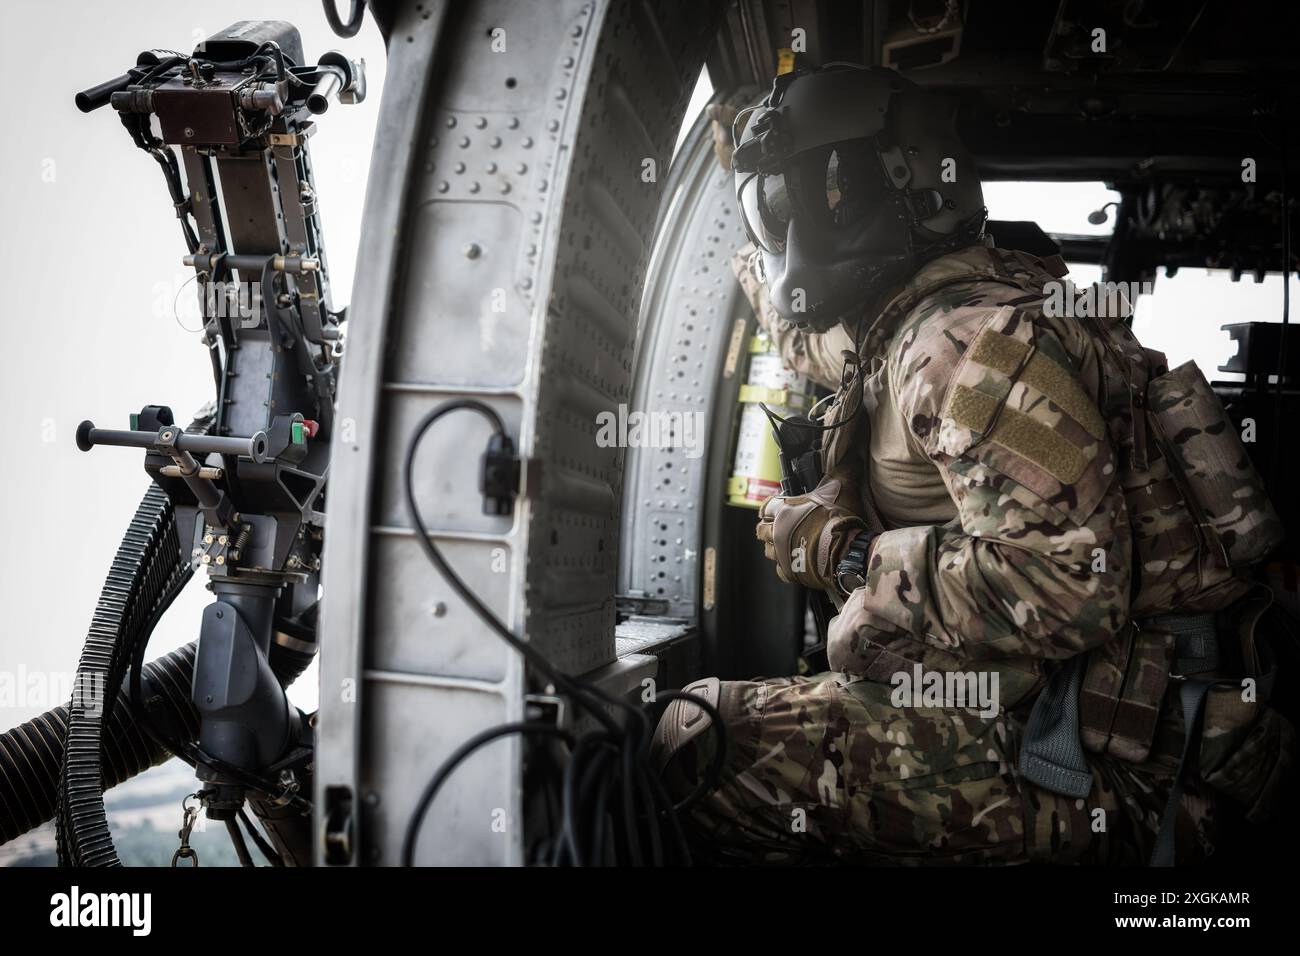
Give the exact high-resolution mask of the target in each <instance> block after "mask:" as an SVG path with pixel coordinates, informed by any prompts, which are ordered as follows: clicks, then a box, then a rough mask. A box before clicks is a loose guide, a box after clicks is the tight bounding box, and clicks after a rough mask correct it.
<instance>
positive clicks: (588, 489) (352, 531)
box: [317, 0, 713, 864]
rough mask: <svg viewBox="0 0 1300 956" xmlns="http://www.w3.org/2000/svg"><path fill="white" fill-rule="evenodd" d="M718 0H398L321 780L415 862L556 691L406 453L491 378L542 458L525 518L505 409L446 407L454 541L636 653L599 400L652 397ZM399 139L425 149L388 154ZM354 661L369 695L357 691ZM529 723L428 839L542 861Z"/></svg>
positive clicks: (557, 658)
mask: <svg viewBox="0 0 1300 956" xmlns="http://www.w3.org/2000/svg"><path fill="white" fill-rule="evenodd" d="M712 17H713V11H712V10H710V9H708V8H707V7H705V8H703V9H701V8H700V5H696V4H692V3H687V2H684V0H683V2H597V0H588V2H577V0H569V2H556V3H545V4H541V3H538V4H521V3H508V2H504V0H501V2H479V3H473V4H457V5H455V7H454V9H448V8H445V7H444V6H443V5H440V4H427V3H426V4H418V5H415V6H414V7H410V8H405V9H403V11H402V12H401V13H399V14H398V20H397V22H396V23H395V24H394V26H393V29H392V31H391V33H390V37H389V55H390V58H392V59H393V61H394V65H393V66H392V67H390V69H391V70H393V71H395V72H399V71H400V72H401V79H399V80H398V82H397V84H396V85H394V84H393V83H392V82H391V81H390V84H389V86H388V87H387V88H386V89H385V94H384V103H383V106H382V108H381V117H380V133H379V135H378V136H377V137H376V139H377V146H376V157H375V162H376V164H377V165H378V166H379V167H380V176H379V177H378V178H376V174H375V172H372V174H371V185H370V194H369V195H368V197H367V218H366V222H365V226H364V229H365V235H364V236H363V239H362V243H361V248H362V250H363V253H362V255H361V258H360V260H359V262H358V285H357V299H356V300H354V303H353V320H352V323H351V324H352V328H351V329H350V330H349V355H348V361H347V362H346V363H345V366H344V370H343V382H342V385H341V388H340V405H341V408H340V416H341V418H343V419H345V420H346V419H351V421H352V423H353V425H354V426H355V428H354V431H355V434H354V435H353V438H354V439H355V440H353V441H351V442H348V441H346V440H345V441H344V442H340V443H338V444H337V445H336V447H335V449H334V460H333V462H332V466H331V468H332V470H331V488H330V495H331V502H332V503H331V508H330V519H329V520H330V522H331V525H330V527H329V528H327V536H326V537H327V545H326V548H327V550H326V566H327V568H329V569H330V570H327V571H326V579H325V580H326V597H325V604H324V608H323V612H322V613H323V625H322V627H323V638H322V654H323V661H322V690H321V737H320V741H321V745H320V752H319V756H318V768H319V782H318V786H317V797H318V799H323V798H324V797H325V796H326V793H327V791H328V790H329V788H334V789H333V791H332V792H334V793H338V792H340V790H346V789H347V788H351V789H352V791H353V792H354V793H355V797H356V799H355V813H354V815H355V817H356V822H357V824H358V827H359V834H360V838H359V841H358V847H359V850H358V852H357V853H356V854H355V855H354V859H353V860H352V862H367V863H369V862H378V863H385V862H386V863H391V862H395V861H396V860H397V859H398V855H399V852H400V846H401V841H402V837H403V835H404V832H405V828H406V824H407V820H408V819H409V815H410V810H411V809H412V808H413V806H414V804H415V801H416V798H417V796H418V794H419V792H420V791H421V790H422V789H423V787H424V785H425V783H426V782H427V780H428V779H429V778H430V777H431V776H432V775H433V773H434V771H435V769H436V768H437V767H438V766H439V764H440V763H441V761H442V760H444V759H445V758H446V756H447V755H448V754H450V753H451V751H452V750H453V749H454V748H455V747H456V746H457V745H459V744H460V743H463V742H464V741H465V740H466V739H468V738H469V737H470V736H472V735H473V734H474V733H477V732H478V731H481V730H483V729H485V728H486V727H487V726H489V725H491V724H493V723H498V722H502V721H507V720H517V719H519V718H520V717H521V715H522V713H523V707H524V697H525V694H526V693H527V692H528V690H529V687H528V685H527V681H526V675H525V674H524V673H523V669H522V667H521V665H520V662H519V660H518V659H517V657H516V655H514V654H513V653H506V652H505V651H504V649H503V647H502V646H501V642H500V640H499V638H497V637H496V636H495V635H494V634H493V633H492V632H491V631H490V630H489V629H488V628H487V627H486V626H484V625H483V624H482V623H481V622H480V621H478V620H477V619H476V618H474V617H473V616H472V615H471V614H470V613H469V612H468V610H467V609H466V608H465V607H464V606H463V605H462V604H461V603H460V602H459V601H458V600H456V599H454V597H453V596H451V595H450V594H449V589H448V588H447V587H446V585H445V583H444V582H443V581H442V579H441V577H440V576H439V575H438V573H437V572H436V570H435V569H433V568H432V567H431V566H430V565H429V564H428V563H427V561H425V560H424V558H423V556H422V555H421V554H419V553H418V552H417V550H416V547H415V545H416V542H415V540H414V538H413V537H412V532H411V527H410V522H409V520H408V519H407V516H406V512H405V509H404V507H403V504H402V497H401V485H400V469H401V463H402V460H403V457H404V455H405V451H406V444H407V442H408V441H409V438H410V435H411V430H412V428H413V427H414V424H415V422H416V421H417V420H418V418H419V417H420V416H422V415H423V414H424V413H425V412H427V411H429V410H431V409H432V408H434V407H435V406H437V405H438V404H440V403H441V402H443V401H445V400H447V399H450V398H456V397H463V396H466V395H470V396H476V397H480V398H482V399H484V400H485V401H488V402H489V403H490V404H492V405H493V406H494V407H495V408H497V409H498V410H499V412H500V413H501V415H502V416H503V418H504V419H505V420H506V422H507V427H508V428H509V429H510V430H511V431H512V433H514V434H516V435H517V436H518V439H519V447H520V450H521V452H522V453H523V454H524V455H525V456H527V458H528V459H529V468H528V471H529V474H530V475H532V476H533V478H532V482H531V483H530V488H529V493H528V494H527V495H526V496H525V497H523V498H521V499H520V500H519V501H518V503H517V505H516V509H515V514H514V516H513V517H512V518H508V519H507V518H492V517H485V516H483V515H482V514H481V499H480V496H479V494H478V490H477V481H476V474H475V470H476V463H477V458H478V456H479V455H480V454H481V452H482V450H483V447H484V445H485V442H486V438H487V434H488V431H487V428H486V425H485V424H484V422H483V421H482V419H481V418H479V417H477V416H474V415H472V414H456V415H452V416H450V417H448V418H446V419H444V420H442V421H440V422H439V424H438V425H436V426H434V429H433V431H432V432H431V433H430V434H429V436H428V438H427V445H428V447H427V448H424V447H423V446H422V451H421V453H420V456H419V457H418V458H417V462H416V464H417V469H416V470H417V472H418V475H419V477H418V479H417V481H416V483H415V495H416V498H417V500H418V502H419V504H420V507H421V513H422V515H423V517H424V520H425V522H426V524H427V525H428V526H429V527H430V529H431V530H432V532H433V534H434V535H435V536H436V537H437V539H438V543H439V545H440V546H441V547H443V548H444V549H445V551H446V553H447V556H448V558H449V560H451V561H452V563H453V564H454V565H455V566H456V567H457V569H458V570H460V571H461V573H462V574H463V575H464V576H465V577H466V578H467V579H468V580H469V582H470V584H471V586H473V587H474V588H475V590H476V591H477V592H478V593H479V594H481V595H482V597H483V598H484V599H485V600H486V601H487V603H488V604H489V605H490V606H491V607H492V608H493V609H494V610H495V611H496V612H497V613H498V614H499V615H500V616H501V617H502V618H503V619H504V620H505V621H506V622H507V623H508V624H509V626H511V627H512V628H513V629H514V630H515V632H516V633H523V634H525V635H526V636H527V639H528V640H530V641H531V642H532V643H533V644H535V645H536V646H537V647H538V648H539V649H540V650H541V651H542V652H543V653H545V654H546V655H547V656H548V657H549V658H550V659H551V660H553V661H554V662H555V663H556V664H557V665H558V666H560V667H563V668H565V669H568V670H570V671H573V672H585V671H589V670H592V669H593V668H596V667H599V666H601V665H605V664H608V663H609V662H610V661H612V660H613V658H614V655H615V644H614V586H615V572H616V568H617V554H618V546H619V515H620V504H621V494H622V468H623V453H622V450H621V449H618V448H602V447H600V446H599V445H598V443H597V442H596V440H595V430H596V421H597V415H598V413H599V412H600V411H602V410H604V409H608V408H612V407H616V406H617V404H618V403H620V402H626V401H627V399H628V395H629V390H630V377H631V368H632V345H633V340H634V330H635V317H636V310H637V303H638V301H639V298H640V293H641V280H642V277H643V272H644V268H645V262H646V258H647V249H648V245H649V240H650V236H651V233H652V229H653V226H654V219H655V215H656V211H657V209H658V205H659V198H660V194H661V188H660V181H661V180H662V178H663V172H664V169H665V167H666V166H667V163H668V160H669V157H670V155H671V148H672V143H673V136H674V134H675V133H676V130H677V125H678V122H679V120H680V114H681V110H682V108H683V107H684V106H685V103H686V100H687V98H688V95H689V93H690V90H691V87H692V85H693V82H694V80H695V77H696V75H697V74H698V71H699V68H700V62H701V59H702V56H703V53H704V48H705V45H706V42H707V39H708V35H709V32H710V28H711V25H710V22H709V21H711V20H712ZM497 29H499V30H503V31H504V33H503V34H501V35H499V36H500V37H501V38H503V39H504V44H505V49H504V51H502V52H493V39H494V34H493V31H494V30H497ZM408 38H409V39H408ZM420 44H429V45H430V47H429V49H428V50H427V51H425V53H424V54H423V55H422V56H421V55H416V54H413V53H412V51H411V49H410V48H413V47H418V46H419V45H420ZM435 62H436V63H437V67H436V68H435V65H434V64H435ZM399 64H401V65H399ZM390 90H395V92H394V93H393V94H392V97H391V99H390ZM385 131H389V132H391V133H392V134H393V135H394V136H396V137H398V138H399V139H400V142H399V143H396V144H394V143H393V142H385V140H384V135H385ZM395 146H396V147H397V148H398V150H399V152H400V151H401V150H408V151H409V152H408V154H407V156H406V159H405V162H404V163H401V164H398V163H395V162H394V161H393V159H392V157H391V156H388V155H385V156H383V157H381V155H380V153H381V152H383V151H385V150H389V149H392V148H394V147H395ZM646 160H653V161H654V162H655V164H656V167H657V168H656V169H655V172H656V173H657V175H655V176H654V177H652V178H650V179H648V180H647V179H646V178H643V176H642V172H643V170H645V169H646V166H645V161H646ZM379 190H388V191H390V192H391V191H398V192H399V193H400V196H401V199H400V204H399V205H398V206H397V207H393V205H392V203H391V201H390V197H388V196H379V195H377V191H379ZM372 207H374V208H375V210H376V214H375V215H374V216H373V217H372V216H371V208H372ZM376 249H377V250H378V251H379V254H378V255H377V256H375V257H374V258H373V259H372V258H371V256H372V254H373V253H374V250H376ZM363 277H365V278H363ZM366 279H368V281H366ZM357 356H360V358H358V357H357ZM356 496H361V502H364V506H362V505H361V503H360V502H359V501H358V500H357V497H356ZM339 498H343V499H345V500H344V502H343V504H342V506H341V507H335V506H334V502H336V501H337V500H338V499H339ZM494 576H495V577H494ZM332 591H333V593H331V592H332ZM440 603H441V604H443V605H445V609H444V610H443V611H442V612H441V613H438V611H437V607H438V605H439V604H440ZM325 658H328V660H325ZM349 676H353V677H356V676H359V677H360V682H359V684H358V685H356V686H355V688H354V689H355V691H356V694H357V698H356V702H355V703H352V702H350V701H347V700H338V699H330V695H331V693H332V691H333V687H331V684H332V683H333V682H334V681H343V680H345V679H346V678H347V677H349ZM524 750H525V748H524V746H523V744H522V743H521V742H520V741H519V740H518V739H515V738H511V739H506V740H501V741H497V742H495V743H493V744H492V745H490V746H489V747H488V748H486V749H485V750H484V751H483V752H482V753H481V754H478V755H476V756H475V757H474V758H472V759H471V760H470V761H469V762H467V763H466V764H465V765H464V766H462V767H461V768H460V769H459V770H458V771H457V772H456V774H455V775H454V776H453V779H452V781H451V783H450V784H449V787H448V789H447V790H446V791H445V792H444V793H442V794H440V795H439V797H438V799H437V802H436V804H435V805H434V807H433V809H432V811H431V812H430V814H429V815H428V817H427V818H426V820H425V824H424V827H423V829H422V830H421V833H420V843H419V853H418V855H417V859H418V861H419V862H422V863H453V862H455V863H487V864H492V863H516V862H520V861H521V860H522V858H523V846H524V843H523V833H522V823H521V821H522V818H523V812H522V811H523V804H522V795H521V786H520V778H521V770H522V760H523V756H524ZM498 811H499V812H498ZM323 839H324V834H322V846H323Z"/></svg>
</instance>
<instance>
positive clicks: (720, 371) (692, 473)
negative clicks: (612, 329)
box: [619, 118, 747, 620]
mask: <svg viewBox="0 0 1300 956" xmlns="http://www.w3.org/2000/svg"><path fill="white" fill-rule="evenodd" d="M677 161H678V162H679V163H681V164H682V169H681V170H680V172H679V173H677V174H675V176H674V180H675V183H674V185H675V186H676V190H675V193H674V195H672V196H670V197H668V200H669V202H670V203H671V205H672V208H673V209H674V212H673V213H672V214H671V215H670V216H668V217H667V219H666V222H665V228H664V231H663V232H662V234H661V235H660V236H659V237H658V238H657V240H656V247H657V248H656V252H655V261H654V263H653V264H652V266H651V272H650V276H649V278H648V279H647V283H648V285H650V287H649V288H648V289H647V292H646V297H645V301H644V303H643V305H642V318H641V321H642V326H643V328H642V333H641V334H642V341H641V345H640V352H639V353H638V356H637V377H636V389H635V397H634V400H633V406H634V408H635V410H636V411H637V412H639V413H641V414H642V415H643V416H644V417H643V418H642V419H641V421H642V422H644V423H649V424H648V426H647V427H648V428H649V430H650V433H651V434H652V435H653V436H654V440H653V441H649V442H644V443H642V444H641V445H639V446H637V447H634V448H632V449H631V450H630V451H629V452H628V456H627V471H626V474H627V481H628V487H627V495H626V497H625V499H624V502H623V533H624V542H623V550H622V552H621V566H622V567H621V572H620V584H619V591H620V593H628V594H635V595H644V596H646V597H649V598H651V599H655V600H663V601H667V602H668V610H667V614H668V615H669V616H672V617H680V618H684V619H687V620H694V619H695V617H696V613H697V608H698V604H699V600H700V593H699V592H700V583H701V566H702V564H703V555H702V554H701V551H702V550H703V549H702V548H701V546H700V534H701V522H702V520H703V503H704V501H705V491H706V489H705V482H706V481H726V479H727V475H725V474H713V475H711V474H709V469H708V464H709V459H710V443H712V442H723V443H725V444H728V445H729V444H730V441H731V435H730V433H724V432H715V431H711V428H710V426H711V424H712V422H713V421H714V406H715V403H716V401H717V398H718V389H717V387H716V386H717V383H718V382H719V381H721V380H722V378H723V375H724V364H725V361H726V356H727V350H728V347H729V345H730V343H731V339H732V333H733V331H734V325H735V321H736V317H737V310H738V308H739V306H740V304H741V302H742V300H743V296H742V293H741V291H740V286H739V283H737V282H736V279H735V277H734V276H733V275H732V272H731V267H730V260H731V256H732V254H733V253H734V252H735V250H736V249H737V248H739V247H740V246H741V245H742V244H743V243H744V242H745V229H744V226H743V225H742V223H741V222H740V217H739V215H738V214H737V213H736V208H735V206H736V201H735V194H734V192H733V176H732V174H731V173H730V172H728V171H726V170H724V169H723V168H722V167H721V166H720V165H719V164H718V162H717V160H716V158H715V157H714V153H713V141H712V135H711V132H710V130H709V124H708V122H707V120H704V119H703V118H701V119H700V120H699V121H698V122H697V124H696V127H695V129H694V130H693V131H692V134H691V135H690V136H689V137H688V139H687V140H686V142H685V143H683V145H682V149H681V151H680V153H679V154H678V157H677ZM746 307H747V306H746ZM740 368H741V371H743V365H741V366H740ZM733 374H734V373H733ZM656 423H657V424H656ZM670 429H675V430H676V431H677V432H678V433H679V434H675V435H674V434H673V432H672V431H670ZM663 439H668V441H664V440H663Z"/></svg>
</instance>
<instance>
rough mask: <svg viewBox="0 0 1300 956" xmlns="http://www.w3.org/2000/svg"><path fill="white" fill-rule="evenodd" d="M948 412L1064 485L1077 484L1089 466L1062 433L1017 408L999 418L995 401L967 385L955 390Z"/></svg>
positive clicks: (963, 425) (964, 424)
mask: <svg viewBox="0 0 1300 956" xmlns="http://www.w3.org/2000/svg"><path fill="white" fill-rule="evenodd" d="M948 410H949V414H950V415H951V416H952V419H953V421H955V422H956V423H957V424H958V425H961V426H962V427H963V428H969V429H970V430H971V431H973V432H979V433H980V434H982V435H984V436H985V438H986V439H987V440H988V441H991V442H996V443H997V444H999V445H1001V446H1002V447H1003V448H1006V449H1008V450H1009V451H1013V452H1015V453H1016V454H1017V455H1019V456H1020V457H1021V458H1024V459H1025V460H1026V461H1028V462H1029V463H1030V464H1034V465H1037V466H1038V467H1039V468H1041V469H1043V471H1045V472H1047V473H1048V474H1049V475H1051V476H1052V477H1053V478H1055V479H1056V480H1057V481H1059V482H1060V483H1061V484H1063V485H1072V484H1074V483H1075V482H1076V481H1078V480H1079V479H1080V478H1081V477H1082V476H1083V471H1084V469H1085V468H1087V466H1088V459H1087V458H1086V457H1084V454H1083V452H1082V450H1080V449H1079V448H1078V447H1076V446H1075V445H1073V444H1071V443H1070V442H1069V440H1068V439H1066V438H1065V436H1063V435H1061V434H1060V433H1059V432H1057V431H1055V430H1053V429H1051V428H1049V427H1048V426H1047V425H1044V424H1043V423H1042V422H1040V421H1038V420H1037V419H1035V418H1033V417H1032V416H1029V415H1026V414H1025V413H1024V412H1021V411H1017V410H1016V409H1014V408H1003V409H1002V412H1001V414H998V408H997V401H996V400H995V399H993V398H991V397H990V396H988V395H985V394H984V393H983V392H977V391H976V390H975V389H973V388H970V387H968V386H966V385H958V386H957V387H956V388H955V389H954V390H953V395H952V402H951V404H950V405H949V406H948ZM995 416H996V418H997V421H996V422H994V417H995ZM990 425H992V426H993V427H992V430H990V429H989V426H990Z"/></svg>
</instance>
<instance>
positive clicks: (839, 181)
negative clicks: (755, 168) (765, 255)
mask: <svg viewBox="0 0 1300 956" xmlns="http://www.w3.org/2000/svg"><path fill="white" fill-rule="evenodd" d="M885 190H886V185H885V182H884V175H883V172H882V171H881V169H880V164H879V161H878V159H877V156H876V153H875V150H874V148H873V147H872V144H871V143H870V141H868V140H850V141H848V142H843V143H832V144H831V145H828V146H822V147H818V148H817V149H811V150H808V151H806V152H804V153H801V154H799V155H798V156H795V157H793V158H792V159H791V160H790V161H789V163H787V166H786V168H785V169H784V170H783V171H781V172H776V173H753V174H751V175H750V176H748V177H747V178H746V179H744V180H742V182H741V186H740V191H739V196H738V198H739V200H740V203H739V205H740V210H741V215H742V216H743V218H744V221H745V227H746V229H748V231H749V234H750V238H752V239H753V240H754V242H755V243H757V244H758V245H759V246H760V247H761V248H763V249H764V250H766V251H768V252H775V253H779V252H782V251H783V250H784V248H785V236H786V230H787V228H788V227H789V225H790V217H791V216H792V215H798V216H799V217H800V221H801V222H806V223H807V224H808V225H810V226H812V227H813V228H814V229H816V230H818V231H819V232H823V233H835V232H840V231H843V230H847V229H850V228H853V227H856V226H858V225H859V224H861V223H862V222H864V221H865V220H867V219H869V218H870V216H871V214H872V213H873V212H875V211H879V210H880V209H882V208H883V207H884V205H885V203H884V200H885V198H886V196H885Z"/></svg>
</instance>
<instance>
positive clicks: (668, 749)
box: [650, 677, 722, 773]
mask: <svg viewBox="0 0 1300 956" xmlns="http://www.w3.org/2000/svg"><path fill="white" fill-rule="evenodd" d="M682 690H683V691H684V692H685V693H688V694H693V695H695V696H696V697H699V698H702V699H703V700H706V701H708V702H709V703H710V704H712V705H713V706H714V707H715V708H718V709H721V708H720V704H721V700H722V681H720V680H718V678H716V677H706V678H704V679H703V680H697V681H696V682H695V683H693V684H688V685H686V686H685V687H683V688H682ZM712 726H713V719H712V718H711V717H710V716H709V715H708V713H707V712H706V711H705V710H704V708H703V707H700V706H699V705H698V704H696V703H695V702H694V701H690V700H681V699H678V700H674V701H672V702H670V703H669V704H668V708H667V709H666V710H665V711H664V715H663V716H662V717H661V718H659V726H658V727H656V728H655V733H654V738H653V739H652V740H651V741H650V759H651V760H652V761H654V766H655V770H656V771H657V772H659V773H663V770H664V768H665V767H666V766H668V762H669V761H670V760H672V758H673V756H674V755H675V754H677V753H679V752H680V751H681V750H682V749H683V748H684V747H685V746H686V745H687V744H689V743H691V741H693V740H695V738H696V737H699V736H700V735H701V734H704V733H709V732H710V729H711V728H712Z"/></svg>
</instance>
